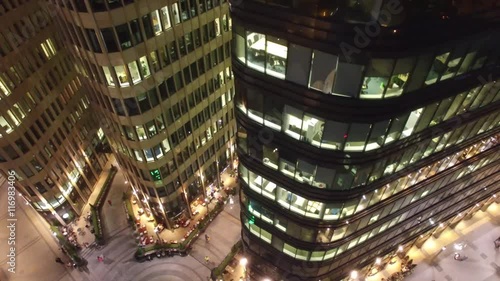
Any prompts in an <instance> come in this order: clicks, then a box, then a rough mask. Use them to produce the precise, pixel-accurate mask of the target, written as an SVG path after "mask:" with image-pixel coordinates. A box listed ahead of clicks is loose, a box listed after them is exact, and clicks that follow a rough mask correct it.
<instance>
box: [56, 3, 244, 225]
mask: <svg viewBox="0 0 500 281" xmlns="http://www.w3.org/2000/svg"><path fill="white" fill-rule="evenodd" d="M50 2H51V3H52V4H53V7H54V9H55V10H57V11H58V13H59V14H60V15H61V17H60V19H61V26H62V27H64V28H63V31H64V34H65V38H66V41H67V42H68V46H69V47H68V49H70V50H71V52H72V53H73V55H74V56H75V57H76V58H78V60H79V61H81V62H82V65H83V67H82V68H81V72H82V74H83V75H85V76H86V78H87V80H88V81H89V84H90V85H91V87H92V89H93V93H94V94H93V95H92V101H93V104H94V105H95V109H96V112H98V114H99V116H100V119H101V120H102V121H101V122H102V127H103V130H104V133H105V135H106V137H107V138H108V140H109V143H110V147H111V150H112V151H113V152H114V155H115V156H116V159H117V162H118V164H119V165H120V167H121V168H122V169H123V171H124V172H125V176H126V178H127V181H128V184H129V185H130V186H131V189H130V190H129V191H131V192H133V193H134V194H136V196H137V197H138V199H139V200H138V202H139V204H141V205H142V207H143V208H145V209H146V211H147V210H150V211H151V212H152V214H153V215H154V216H155V218H156V220H157V222H162V223H163V224H164V225H165V226H166V227H167V228H173V227H174V224H175V220H176V219H178V218H182V217H184V218H189V217H190V216H192V211H191V204H194V205H196V204H198V203H197V202H199V200H198V199H200V198H201V199H204V196H206V195H207V194H211V192H212V190H211V187H210V185H209V183H210V182H213V181H214V180H215V179H217V176H216V174H217V171H218V170H219V168H220V170H219V171H222V169H223V167H225V166H226V164H228V163H232V162H231V159H232V158H233V153H234V150H235V149H234V146H235V144H234V141H232V139H233V136H234V134H235V131H236V128H235V121H234V115H233V110H232V108H233V106H232V99H233V93H234V86H233V85H234V83H233V77H232V70H231V59H230V40H231V37H232V33H231V32H230V30H231V20H230V18H229V4H228V3H227V2H226V1H221V0H175V1H172V0H169V1H132V0H118V1H115V0H113V1H111V0H108V1H93V0H78V1H77V0H69V1H59V0H51V1H50Z"/></svg>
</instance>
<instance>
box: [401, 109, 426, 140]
mask: <svg viewBox="0 0 500 281" xmlns="http://www.w3.org/2000/svg"><path fill="white" fill-rule="evenodd" d="M423 110H424V108H423V107H422V108H419V109H417V110H414V111H412V112H411V114H410V117H409V118H408V120H407V121H406V124H405V127H404V131H403V134H402V136H403V137H409V136H411V134H412V133H413V130H414V129H415V126H416V125H417V122H418V120H419V119H420V116H421V115H422V111H423Z"/></svg>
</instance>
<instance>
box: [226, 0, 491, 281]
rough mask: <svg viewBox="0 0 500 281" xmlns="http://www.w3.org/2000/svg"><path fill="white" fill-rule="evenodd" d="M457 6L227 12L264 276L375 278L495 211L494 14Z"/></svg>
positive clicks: (291, 5) (337, 4) (252, 247)
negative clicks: (396, 260) (449, 230)
mask: <svg viewBox="0 0 500 281" xmlns="http://www.w3.org/2000/svg"><path fill="white" fill-rule="evenodd" d="M415 2H418V3H415ZM431 2H432V3H431ZM455 2H459V1H454V2H453V3H454V5H455V6H453V5H452V4H451V1H397V0H384V1H382V0H373V1H300V0H299V1H277V0H267V1H264V0H261V1H250V0H249V1H233V3H232V5H231V13H232V19H233V50H232V52H233V71H234V76H235V87H236V98H235V103H236V109H235V111H236V116H237V126H238V133H237V143H238V149H237V153H238V156H239V159H240V166H239V176H240V179H241V186H242V188H241V205H242V213H241V218H242V224H243V229H242V237H243V241H244V247H245V250H246V252H247V253H248V254H249V255H250V262H249V264H250V266H251V271H253V272H254V273H255V274H256V276H261V277H267V278H273V279H274V280H319V279H321V280H341V279H343V278H346V277H347V276H348V275H349V272H351V271H353V270H357V271H358V272H359V273H360V274H361V276H363V275H364V276H366V275H367V274H368V272H369V271H370V272H371V270H372V269H373V267H374V266H375V263H376V261H377V264H385V263H387V262H388V261H389V260H390V259H391V258H392V257H393V256H394V255H398V254H402V253H405V252H406V251H407V250H408V249H409V247H411V246H412V245H415V244H416V245H419V244H420V243H422V241H425V240H426V239H427V238H429V237H430V236H431V235H439V234H440V231H441V230H442V229H443V227H444V226H447V225H453V224H455V223H457V222H458V221H460V220H461V219H463V218H464V217H468V216H470V215H471V214H473V213H474V212H476V211H477V210H479V209H481V208H484V207H485V206H487V205H489V204H490V203H491V202H493V201H494V200H496V196H497V194H498V192H499V191H500V187H499V186H498V185H497V184H495V183H497V182H498V180H500V173H499V168H498V167H499V164H500V159H499V157H500V153H499V152H498V145H497V143H498V138H499V137H500V128H499V126H498V125H499V122H500V111H499V108H500V102H499V100H500V82H499V83H497V82H496V79H497V78H498V77H499V75H500V68H499V55H500V54H499V50H500V28H499V24H498V18H495V12H496V14H497V15H498V12H499V8H500V7H494V5H495V4H496V3H495V1H491V3H490V4H488V3H487V1H486V2H483V3H481V4H474V3H470V2H471V1H469V3H467V4H465V3H464V4H462V3H455ZM461 2H462V1H461ZM463 2H467V1H463ZM485 3H486V4H485ZM488 5H489V6H488Z"/></svg>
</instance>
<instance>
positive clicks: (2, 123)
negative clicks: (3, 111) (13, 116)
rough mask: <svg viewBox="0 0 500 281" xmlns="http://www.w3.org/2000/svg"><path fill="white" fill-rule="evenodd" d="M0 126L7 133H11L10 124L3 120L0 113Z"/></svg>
mask: <svg viewBox="0 0 500 281" xmlns="http://www.w3.org/2000/svg"><path fill="white" fill-rule="evenodd" d="M0 126H1V127H2V128H3V130H4V131H5V132H7V134H9V133H11V132H12V131H13V129H12V126H10V124H9V123H8V122H7V120H5V118H4V117H3V116H1V115H0Z"/></svg>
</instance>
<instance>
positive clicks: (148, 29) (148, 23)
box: [142, 15, 154, 39]
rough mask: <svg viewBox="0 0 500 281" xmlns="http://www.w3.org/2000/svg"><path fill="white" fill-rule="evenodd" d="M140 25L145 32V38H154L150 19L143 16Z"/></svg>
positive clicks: (147, 16)
mask: <svg viewBox="0 0 500 281" xmlns="http://www.w3.org/2000/svg"><path fill="white" fill-rule="evenodd" d="M142 24H143V25H144V31H145V32H146V37H147V38H148V39H149V38H152V37H153V36H154V31H153V26H152V25H151V17H150V16H149V15H145V16H143V17H142Z"/></svg>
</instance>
